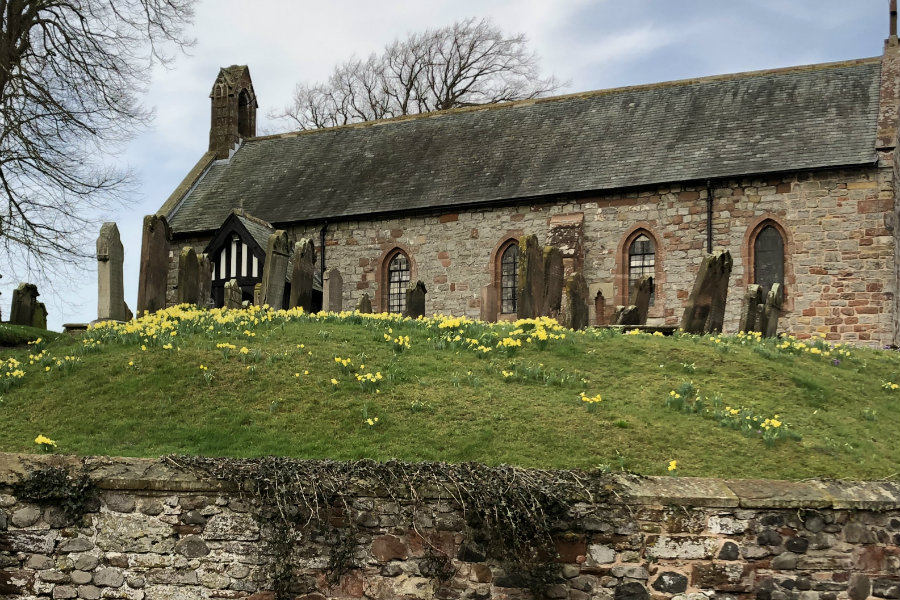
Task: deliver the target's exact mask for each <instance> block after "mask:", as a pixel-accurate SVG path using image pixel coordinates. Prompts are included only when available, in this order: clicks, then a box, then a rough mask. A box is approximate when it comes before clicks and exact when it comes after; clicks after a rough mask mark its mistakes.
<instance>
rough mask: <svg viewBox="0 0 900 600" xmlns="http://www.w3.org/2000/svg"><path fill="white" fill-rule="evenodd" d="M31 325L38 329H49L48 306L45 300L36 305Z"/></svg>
mask: <svg viewBox="0 0 900 600" xmlns="http://www.w3.org/2000/svg"><path fill="white" fill-rule="evenodd" d="M31 326H32V327H37V328H38V329H47V307H46V306H44V303H43V302H38V303H36V304H35V305H34V315H32V317H31Z"/></svg>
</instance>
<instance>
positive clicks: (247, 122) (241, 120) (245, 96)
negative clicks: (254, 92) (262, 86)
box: [238, 90, 255, 138]
mask: <svg viewBox="0 0 900 600" xmlns="http://www.w3.org/2000/svg"><path fill="white" fill-rule="evenodd" d="M251 108H252V106H251V101H250V94H249V93H247V90H241V93H240V94H238V135H239V136H241V137H242V138H247V137H253V136H254V135H255V134H254V133H253V132H254V127H253V124H252V123H251V121H252V120H253V117H252V116H251V114H250V112H251Z"/></svg>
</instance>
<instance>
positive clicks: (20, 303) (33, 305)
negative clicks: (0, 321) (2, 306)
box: [9, 283, 40, 327]
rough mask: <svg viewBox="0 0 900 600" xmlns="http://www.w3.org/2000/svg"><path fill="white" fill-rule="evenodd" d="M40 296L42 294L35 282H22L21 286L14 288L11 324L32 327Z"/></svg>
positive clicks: (10, 315) (10, 312) (10, 316)
mask: <svg viewBox="0 0 900 600" xmlns="http://www.w3.org/2000/svg"><path fill="white" fill-rule="evenodd" d="M38 296H40V294H39V293H38V290H37V286H36V285H34V284H33V283H20V284H19V287H17V288H16V289H14V290H13V295H12V306H11V307H10V311H9V324H10V325H27V326H28V327H31V326H32V324H33V323H34V313H35V311H36V310H37V305H38V301H37V297H38Z"/></svg>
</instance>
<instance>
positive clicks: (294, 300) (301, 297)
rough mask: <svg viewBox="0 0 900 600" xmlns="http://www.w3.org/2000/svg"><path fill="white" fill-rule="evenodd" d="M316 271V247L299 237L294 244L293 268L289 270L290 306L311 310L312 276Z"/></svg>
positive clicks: (310, 241)
mask: <svg viewBox="0 0 900 600" xmlns="http://www.w3.org/2000/svg"><path fill="white" fill-rule="evenodd" d="M315 271H316V247H315V245H314V244H313V242H312V240H309V239H307V238H303V239H301V240H300V241H299V242H297V243H296V244H294V268H293V270H292V272H291V299H290V307H291V308H293V307H295V306H300V307H302V308H303V310H304V311H305V312H310V311H311V310H312V291H313V289H312V288H313V277H314V275H315Z"/></svg>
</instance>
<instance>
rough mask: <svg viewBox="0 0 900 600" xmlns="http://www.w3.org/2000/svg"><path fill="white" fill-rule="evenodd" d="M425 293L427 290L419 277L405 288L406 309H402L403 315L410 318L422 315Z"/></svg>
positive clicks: (423, 313)
mask: <svg viewBox="0 0 900 600" xmlns="http://www.w3.org/2000/svg"><path fill="white" fill-rule="evenodd" d="M427 293H428V290H426V289H425V282H424V281H422V280H421V279H420V280H418V281H416V284H415V285H411V286H409V288H407V290H406V310H405V311H404V313H403V316H404V317H409V318H411V319H416V318H418V317H424V316H425V294H427Z"/></svg>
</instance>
